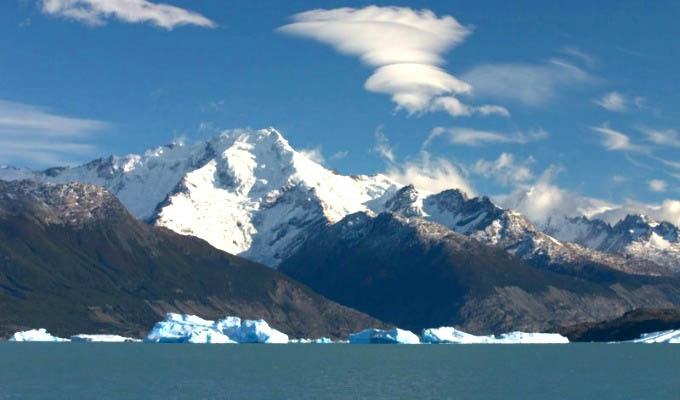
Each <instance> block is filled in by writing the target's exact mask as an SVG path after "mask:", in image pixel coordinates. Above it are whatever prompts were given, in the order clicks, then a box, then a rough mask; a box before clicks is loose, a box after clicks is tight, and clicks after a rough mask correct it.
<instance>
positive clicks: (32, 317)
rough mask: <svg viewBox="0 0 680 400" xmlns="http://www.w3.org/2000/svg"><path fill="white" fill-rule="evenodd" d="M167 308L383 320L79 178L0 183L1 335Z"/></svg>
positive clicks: (58, 329)
mask: <svg viewBox="0 0 680 400" xmlns="http://www.w3.org/2000/svg"><path fill="white" fill-rule="evenodd" d="M166 312H180V313H190V314H196V315H200V316H202V317H205V318H221V317H224V316H225V315H238V316H241V317H243V318H250V319H257V318H263V319H265V320H267V321H268V322H270V323H271V324H272V326H273V327H275V328H277V329H279V330H281V331H283V332H286V333H288V334H290V335H292V336H300V337H320V336H332V337H346V335H347V334H348V333H350V332H355V331H357V330H360V329H363V328H368V327H374V326H376V325H381V323H380V322H378V321H376V320H375V319H373V318H370V317H368V316H367V315H365V314H362V313H359V312H357V311H354V310H352V309H349V308H346V307H343V306H340V305H338V304H336V303H334V302H332V301H329V300H327V299H326V298H324V297H322V296H320V295H318V294H316V293H315V292H313V291H311V290H310V289H308V288H307V287H305V286H303V285H301V284H299V283H297V282H295V281H293V280H292V279H290V278H288V277H286V276H284V275H282V274H280V273H279V272H277V271H275V270H273V269H271V268H268V267H266V266H263V265H261V264H257V263H254V262H251V261H247V260H245V259H242V258H239V257H235V256H232V255H229V254H227V253H224V252H222V251H219V250H217V249H215V248H213V247H211V246H210V245H209V244H208V243H206V242H205V241H203V240H201V239H198V238H194V237H190V236H182V235H178V234H176V233H174V232H172V231H170V230H168V229H165V228H162V227H155V226H150V225H147V224H144V223H142V222H140V221H138V220H137V219H135V218H134V217H133V216H132V215H130V214H129V213H128V212H127V211H126V210H125V208H124V207H123V206H122V205H121V204H120V202H119V201H118V200H117V199H116V198H115V197H114V196H112V195H111V194H110V193H109V192H108V191H106V190H104V189H102V188H99V187H96V186H93V185H88V184H60V185H53V184H43V183H36V182H34V181H14V182H5V181H0V336H7V335H9V334H11V333H12V332H15V331H17V330H23V329H26V328H35V327H44V328H47V329H48V330H49V331H50V332H52V333H53V334H56V335H59V336H65V337H68V336H69V335H72V334H77V333H83V332H86V333H116V334H122V335H125V336H137V337H139V336H140V335H141V334H143V333H144V332H146V331H147V330H148V329H150V327H151V326H152V325H153V324H154V323H155V322H156V321H158V320H160V319H162V318H163V316H164V315H165V313H166Z"/></svg>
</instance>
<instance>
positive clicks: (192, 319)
mask: <svg viewBox="0 0 680 400" xmlns="http://www.w3.org/2000/svg"><path fill="white" fill-rule="evenodd" d="M144 341H146V342H158V343H288V335H286V334H285V333H282V332H279V331H277V330H276V329H273V328H271V327H270V326H269V324H267V322H266V321H264V320H256V321H252V320H243V321H242V320H241V319H240V318H238V317H227V318H224V319H220V320H217V321H210V320H205V319H202V318H200V317H197V316H195V315H186V314H174V313H168V314H167V315H166V316H165V319H164V320H163V321H160V322H157V323H156V325H154V327H153V329H151V331H149V333H148V334H147V335H146V337H145V338H144Z"/></svg>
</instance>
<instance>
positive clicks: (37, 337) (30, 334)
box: [9, 328, 69, 342]
mask: <svg viewBox="0 0 680 400" xmlns="http://www.w3.org/2000/svg"><path fill="white" fill-rule="evenodd" d="M9 341H10V342H68V341H69V340H68V339H64V338H60V337H56V336H52V335H51V334H50V333H49V332H47V330H46V329H45V328H40V329H31V330H29V331H21V332H16V333H14V335H12V336H11V337H10V338H9Z"/></svg>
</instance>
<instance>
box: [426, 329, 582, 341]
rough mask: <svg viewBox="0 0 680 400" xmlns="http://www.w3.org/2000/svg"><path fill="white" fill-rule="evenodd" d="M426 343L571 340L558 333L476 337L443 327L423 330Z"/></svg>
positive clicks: (513, 333) (511, 333)
mask: <svg viewBox="0 0 680 400" xmlns="http://www.w3.org/2000/svg"><path fill="white" fill-rule="evenodd" d="M423 342H425V343H433V344H439V343H458V344H549V343H551V344H552V343H569V339H567V338H566V337H564V336H562V335H560V334H558V333H528V332H509V333H503V334H501V335H499V336H494V335H488V336H475V335H471V334H469V333H466V332H463V331H459V330H458V329H456V328H452V327H449V326H443V327H441V328H431V329H424V330H423Z"/></svg>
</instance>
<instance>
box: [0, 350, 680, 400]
mask: <svg viewBox="0 0 680 400" xmlns="http://www.w3.org/2000/svg"><path fill="white" fill-rule="evenodd" d="M138 398H145V399H354V400H356V399H366V398H371V399H598V400H604V399H617V400H619V399H672V400H680V345H607V344H569V345H413V346H408V345H402V346H398V345H310V344H300V345H173V344H132V343H124V344H106V343H58V344H55V343H7V342H5V343H0V399H3V400H4V399H138Z"/></svg>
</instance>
